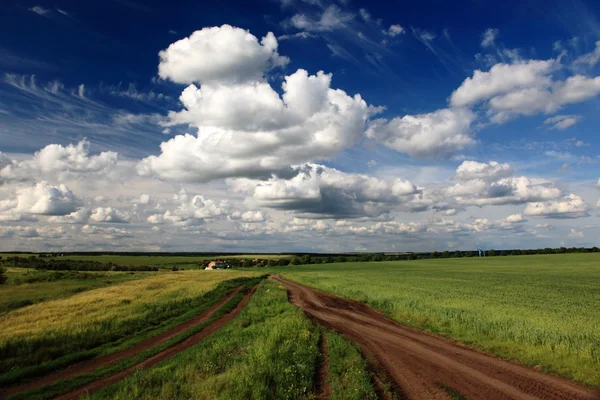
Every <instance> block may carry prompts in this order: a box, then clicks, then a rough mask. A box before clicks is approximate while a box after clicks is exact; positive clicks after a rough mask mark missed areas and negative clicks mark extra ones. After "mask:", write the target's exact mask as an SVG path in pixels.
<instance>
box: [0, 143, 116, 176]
mask: <svg viewBox="0 0 600 400" xmlns="http://www.w3.org/2000/svg"><path fill="white" fill-rule="evenodd" d="M89 147H90V143H89V141H87V140H85V139H84V140H82V141H80V142H79V143H77V144H69V145H67V146H62V145H60V144H50V145H48V146H46V147H44V148H43V149H41V150H40V151H38V152H36V153H35V154H34V155H33V157H31V158H30V159H26V160H23V161H16V160H11V159H10V158H9V157H8V156H6V155H4V154H1V153H0V180H4V181H7V180H30V179H31V180H37V179H48V180H50V179H63V180H64V179H69V178H70V179H73V178H77V177H80V176H83V175H89V174H92V175H97V174H100V175H104V174H106V173H108V172H110V171H111V170H112V169H113V168H114V167H115V165H116V164H117V158H118V156H117V153H115V152H112V151H105V152H102V153H100V154H98V155H90V149H89Z"/></svg>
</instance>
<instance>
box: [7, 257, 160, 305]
mask: <svg viewBox="0 0 600 400" xmlns="http://www.w3.org/2000/svg"><path fill="white" fill-rule="evenodd" d="M7 269H8V273H7V276H8V282H7V283H6V284H4V285H1V286H0V314H3V313H6V312H8V311H11V310H16V309H17V308H21V307H25V306H29V305H32V304H35V303H40V302H42V301H47V300H55V299H60V298H65V297H69V296H73V295H74V294H77V293H81V292H85V291H87V290H92V289H98V288H101V287H105V286H110V285H113V284H117V283H120V282H125V281H129V280H134V279H143V278H148V277H150V276H153V275H156V274H157V273H156V272H136V273H133V274H132V273H129V272H86V273H81V274H80V273H76V272H71V271H69V272H65V273H64V275H65V276H63V277H61V278H60V279H55V278H56V275H57V274H59V273H62V272H55V271H52V272H45V271H36V270H31V269H26V268H10V267H9V268H7ZM82 278H83V279H82Z"/></svg>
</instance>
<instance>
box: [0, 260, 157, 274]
mask: <svg viewBox="0 0 600 400" xmlns="http://www.w3.org/2000/svg"><path fill="white" fill-rule="evenodd" d="M0 262H1V264H2V265H3V266H7V267H17V268H33V269H37V270H48V271H158V267H155V266H150V265H119V264H115V263H112V262H108V263H103V262H99V261H86V260H56V259H44V258H40V257H6V258H3V259H2V258H1V257H0Z"/></svg>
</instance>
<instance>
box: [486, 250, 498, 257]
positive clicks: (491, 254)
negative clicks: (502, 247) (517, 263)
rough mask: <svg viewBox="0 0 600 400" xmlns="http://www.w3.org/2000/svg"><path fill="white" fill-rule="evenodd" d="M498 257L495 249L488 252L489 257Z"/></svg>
mask: <svg viewBox="0 0 600 400" xmlns="http://www.w3.org/2000/svg"><path fill="white" fill-rule="evenodd" d="M497 255H498V254H497V253H496V250H494V249H492V250H490V251H488V256H490V257H494V256H497Z"/></svg>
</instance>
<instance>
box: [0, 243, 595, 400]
mask: <svg viewBox="0 0 600 400" xmlns="http://www.w3.org/2000/svg"><path fill="white" fill-rule="evenodd" d="M94 257H95V258H93V259H94V260H98V258H101V257H103V256H94ZM106 257H108V258H107V259H106V261H107V262H117V263H124V262H125V260H126V259H127V257H131V258H134V256H106ZM110 257H117V258H110ZM123 257H125V259H124V258H123ZM142 257H143V256H142ZM66 258H69V257H66ZM135 258H138V257H135ZM143 258H145V259H154V258H156V259H159V260H162V262H163V263H164V264H162V265H174V263H175V262H182V261H181V260H180V257H167V256H165V257H162V256H161V257H152V256H147V257H143ZM82 259H89V257H88V258H82ZM174 259H177V260H178V261H174ZM155 264H158V263H156V262H154V263H153V265H155ZM136 265H142V264H136ZM265 273H271V274H279V275H282V276H284V277H285V278H287V279H291V280H294V281H297V282H300V283H303V284H306V285H308V286H312V287H315V288H318V289H321V290H324V291H327V292H330V293H334V294H337V295H340V296H343V297H347V298H351V299H355V300H359V301H362V302H365V303H367V304H369V305H371V306H373V307H375V308H378V309H380V310H382V311H383V312H385V313H386V314H388V315H389V316H390V317H392V318H394V319H396V320H398V321H400V322H402V323H404V324H407V325H411V326H415V327H419V328H423V329H426V330H429V331H431V332H434V333H437V334H441V335H445V336H448V337H452V338H456V339H458V340H461V341H463V342H465V343H468V344H472V345H474V346H475V347H478V348H482V349H485V350H487V351H490V352H493V353H495V354H497V355H500V356H501V357H504V358H506V359H510V360H518V361H520V362H522V363H524V364H527V365H530V366H538V365H539V366H540V368H541V369H542V371H545V372H550V373H554V374H557V375H560V376H563V377H566V378H570V379H573V380H575V381H578V382H581V383H583V384H586V385H588V386H592V387H597V388H600V254H598V253H590V254H562V255H535V256H510V257H485V258H450V259H431V260H412V261H408V260H404V261H393V262H364V263H358V262H346V263H337V264H311V265H301V266H288V267H276V268H275V267H274V268H252V269H249V268H246V269H241V270H228V271H201V270H195V269H192V268H187V269H186V270H185V271H178V272H175V271H165V270H161V271H159V272H135V273H131V272H80V271H35V270H28V269H26V268H10V269H9V270H8V274H7V275H8V277H9V281H8V283H7V284H5V285H2V286H0V307H2V306H3V305H4V306H5V307H6V305H7V304H9V306H10V304H11V303H10V301H21V300H22V299H23V301H31V302H34V303H37V304H33V305H25V304H23V305H22V306H20V308H18V309H14V310H12V311H5V312H4V313H2V312H1V311H0V359H2V361H3V362H2V363H0V386H2V385H9V384H14V383H18V382H23V381H25V380H27V379H28V378H31V377H35V376H39V375H43V374H45V373H47V372H49V371H53V370H56V369H59V368H63V367H65V366H68V365H70V364H72V363H74V362H76V361H78V360H83V359H88V358H93V357H96V356H99V355H104V354H110V353H112V352H115V351H118V350H121V349H125V348H128V347H131V346H132V345H134V344H135V343H138V342H139V341H141V340H143V339H145V338H148V337H151V336H154V335H156V334H158V333H160V332H163V331H165V330H166V329H168V328H169V327H172V326H174V325H175V324H178V323H181V322H183V321H186V320H187V319H189V318H191V316H193V315H197V314H198V313H199V312H201V311H202V310H203V309H206V307H208V306H209V305H210V304H214V303H215V302H217V301H218V300H219V299H220V298H222V296H223V295H224V294H225V293H227V292H228V291H230V290H231V289H232V288H233V287H238V286H239V285H240V284H241V282H242V281H240V280H237V279H242V278H248V277H258V276H262V275H264V274H265ZM28 280H29V281H31V283H25V282H26V281H28ZM246 282H247V281H246ZM246 284H249V283H246ZM95 285H98V286H100V287H97V286H95ZM240 296H241V295H240ZM237 301H239V299H238V300H237ZM15 304H16V303H15ZM228 307H229V306H228ZM231 307H232V306H231ZM223 312H226V311H223ZM198 329H202V327H199V328H198ZM319 338H321V340H322V341H323V342H324V343H325V348H326V349H327V356H326V359H327V366H328V374H327V376H326V385H327V386H328V387H329V388H330V393H331V394H330V397H329V398H331V399H357V400H358V399H371V398H377V397H376V395H375V393H374V391H373V383H372V382H371V378H370V375H369V373H368V372H367V365H366V362H365V360H364V358H363V357H362V355H361V353H360V351H358V350H357V349H356V348H355V347H354V346H353V345H352V344H350V343H349V342H347V341H346V340H345V339H344V338H342V337H341V336H339V335H337V334H336V333H334V332H330V331H323V330H321V329H320V328H319V327H318V326H316V325H315V324H314V323H312V322H311V321H310V320H309V319H308V318H307V317H306V316H305V315H304V314H303V313H302V312H301V311H300V310H299V309H297V308H296V307H294V306H293V305H291V304H290V303H289V301H288V298H287V295H286V291H285V289H284V288H283V286H281V285H280V284H278V283H276V282H275V281H271V280H266V281H263V283H261V284H260V286H259V288H258V290H257V292H256V294H255V295H254V296H253V297H252V299H251V300H250V303H249V304H248V306H247V307H246V308H245V309H244V310H243V311H242V312H241V313H240V315H239V316H238V317H237V318H236V319H234V320H232V321H231V322H230V323H229V324H227V325H226V326H225V327H224V328H223V329H221V330H220V331H218V332H217V333H215V334H214V335H212V336H210V337H209V338H207V339H205V340H204V341H202V342H201V343H200V344H198V345H195V346H193V347H191V348H189V349H187V350H185V351H183V352H181V353H179V354H178V355H176V356H175V357H173V358H171V359H168V360H166V361H164V362H162V363H160V364H157V365H156V366H154V367H153V368H151V369H148V370H145V371H142V372H137V373H136V374H134V375H132V376H130V377H128V378H126V379H125V380H124V381H122V382H119V383H117V384H115V385H112V386H109V387H107V388H105V389H103V390H102V391H100V392H97V393H95V394H93V395H92V397H93V398H99V399H102V398H117V399H118V398H129V397H130V395H131V393H136V398H141V399H170V398H198V399H213V398H214V399H219V398H223V399H226V398H227V399H228V398H233V399H245V398H283V399H285V398H290V399H291V398H296V399H298V398H301V399H314V398H318V395H319V393H318V391H317V388H316V387H315V382H316V381H315V373H316V370H317V366H318V364H319V362H318V360H319V359H320V358H322V357H323V355H321V354H319V347H318V345H317V344H318V342H319ZM178 340H180V339H178ZM166 345H167V344H165V346H166ZM157 351H160V349H157V348H156V349H151V350H148V351H146V352H145V353H144V354H139V355H138V356H136V357H137V358H136V357H134V358H131V359H126V360H122V362H120V363H119V364H118V365H115V366H110V367H107V369H105V370H102V371H99V372H97V373H96V372H95V373H94V374H91V375H87V376H85V377H80V378H77V377H76V378H72V379H71V380H67V381H61V382H58V383H56V384H54V385H53V386H52V387H51V388H45V389H44V388H40V389H38V391H37V392H36V393H37V394H36V395H39V398H40V399H42V398H49V397H52V396H51V395H55V394H59V393H61V392H65V391H68V390H70V389H72V388H75V387H77V385H80V384H82V383H83V382H90V381H92V380H94V379H97V378H98V377H100V376H106V374H110V373H112V372H114V371H116V370H119V368H120V369H123V368H126V367H127V366H128V365H133V364H132V363H135V362H139V360H141V359H143V358H144V357H148V356H150V355H151V354H155V353H156V352H157ZM136 360H137V361H136ZM111 371H112V372H111ZM44 393H46V394H44ZM48 393H49V394H48ZM29 395H32V394H24V395H22V396H21V397H18V398H26V397H27V396H29Z"/></svg>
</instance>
